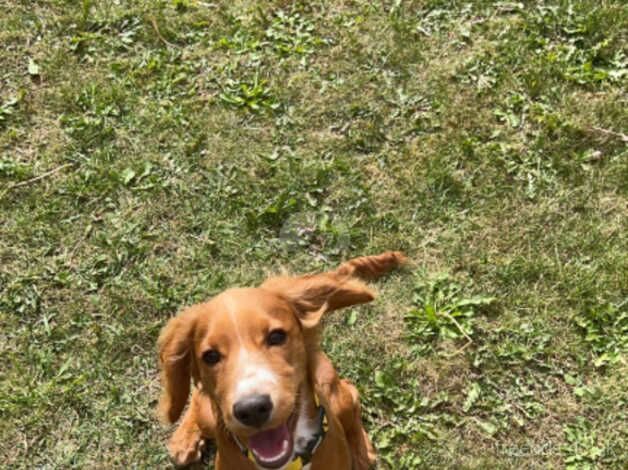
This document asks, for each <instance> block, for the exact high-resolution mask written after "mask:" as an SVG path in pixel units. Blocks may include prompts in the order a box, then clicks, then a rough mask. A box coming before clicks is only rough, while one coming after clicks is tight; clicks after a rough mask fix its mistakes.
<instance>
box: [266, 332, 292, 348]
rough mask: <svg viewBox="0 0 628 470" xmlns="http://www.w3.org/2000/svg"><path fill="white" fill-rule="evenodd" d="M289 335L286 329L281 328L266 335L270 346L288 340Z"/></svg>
mask: <svg viewBox="0 0 628 470" xmlns="http://www.w3.org/2000/svg"><path fill="white" fill-rule="evenodd" d="M287 337H288V335H287V334H286V332H285V331H283V330H280V329H277V330H273V331H271V332H270V333H268V336H267V337H266V343H267V344H268V345H269V346H279V345H281V344H283V343H285V342H286V338H287Z"/></svg>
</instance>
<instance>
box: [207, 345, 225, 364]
mask: <svg viewBox="0 0 628 470" xmlns="http://www.w3.org/2000/svg"><path fill="white" fill-rule="evenodd" d="M221 358H222V355H221V354H220V353H219V352H218V351H216V350H215V349H209V350H207V351H205V352H204V353H203V361H205V363H207V364H209V365H210V366H213V365H216V364H218V362H220V359H221Z"/></svg>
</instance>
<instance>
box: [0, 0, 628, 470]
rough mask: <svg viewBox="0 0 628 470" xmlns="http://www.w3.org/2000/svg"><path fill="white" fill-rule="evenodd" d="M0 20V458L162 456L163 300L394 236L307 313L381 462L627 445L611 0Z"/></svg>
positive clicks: (516, 461) (157, 7)
mask: <svg viewBox="0 0 628 470" xmlns="http://www.w3.org/2000/svg"><path fill="white" fill-rule="evenodd" d="M0 45H1V46H2V47H1V49H0V353H1V354H2V357H4V359H3V361H2V365H1V366H0V415H1V416H2V419H0V462H4V464H5V465H7V466H8V467H10V468H16V469H17V468H23V469H31V468H39V469H52V468H64V469H65V468H171V464H170V463H169V460H168V456H167V453H166V449H165V442H166V439H167V437H168V435H169V433H170V432H171V429H166V428H164V427H163V426H162V425H160V424H159V423H158V422H157V420H156V418H155V415H154V409H155V405H156V401H157V398H158V396H159V384H158V370H157V356H156V348H155V342H156V338H157V335H158V334H159V331H160V328H161V327H162V326H163V325H164V324H165V323H166V321H167V319H168V318H169V317H170V316H172V315H175V314H176V313H177V311H178V310H179V309H181V308H182V307H183V306H185V305H189V304H191V303H194V302H198V301H202V300H205V299H207V298H208V297H211V296H212V295H214V294H216V293H218V292H220V291H221V290H223V289H225V288H227V287H230V286H238V285H240V286H241V285H255V284H256V283H259V282H261V281H262V280H263V279H264V277H265V276H266V275H267V274H268V273H271V272H277V271H279V270H281V269H288V270H290V271H293V272H310V271H316V270H324V269H327V268H330V267H333V266H335V265H337V264H338V263H339V262H341V261H342V260H345V259H348V258H350V257H353V256H360V255H364V254H370V253H378V252H380V251H384V250H387V249H397V250H403V251H405V252H406V253H407V254H408V256H409V258H410V260H411V263H410V265H409V266H408V267H407V268H406V269H405V270H403V271H399V272H396V273H394V274H392V275H390V276H388V277H387V278H386V279H384V280H382V281H380V282H377V283H376V285H375V287H376V288H377V290H378V292H379V297H378V298H377V300H376V301H375V302H374V303H372V304H369V305H367V306H362V307H359V308H353V309H349V310H347V311H342V312H337V313H334V314H332V315H331V316H330V317H329V318H328V319H327V321H326V331H325V337H324V349H325V350H326V351H327V352H328V354H329V355H330V357H331V358H332V360H333V361H334V363H335V364H336V366H337V368H338V370H339V371H340V373H341V374H342V375H343V376H345V377H348V378H350V379H351V380H352V381H353V382H354V383H355V384H356V385H357V387H358V388H359V390H360V392H361V395H362V400H363V404H364V419H365V422H366V426H367V429H368V431H369V433H370V435H371V436H372V438H373V441H374V443H375V445H376V447H377V448H378V451H379V455H380V462H379V465H378V468H380V469H390V470H392V469H396V470H398V469H423V468H424V469H434V468H450V469H508V470H510V469H522V468H539V469H541V468H543V469H546V468H556V469H559V468H568V469H587V468H600V469H601V468H616V469H623V468H627V467H628V449H627V448H628V444H626V443H627V442H628V416H627V414H628V360H627V357H628V356H627V354H626V353H627V352H628V95H627V87H626V85H627V84H628V6H627V5H626V3H625V2H623V1H620V0H617V1H608V0H581V1H560V0H552V1H549V0H548V1H538V2H505V1H503V2H495V1H475V2H459V1H444V0H422V1H405V0H395V1H383V2H367V1H365V0H354V1H326V0H321V1H316V2H308V1H300V2H299V1H297V2H290V1H285V0H284V1H281V0H275V1H242V0H235V1H230V2H227V1H225V2H223V1H217V2H210V1H200V0H199V1H197V0H133V1H132V0H82V1H79V0H74V1H71V0H38V1H35V0H3V1H2V4H1V5H0ZM200 468H211V464H205V465H204V466H201V467H200ZM329 470H333V469H329Z"/></svg>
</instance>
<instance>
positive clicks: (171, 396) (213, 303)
mask: <svg viewBox="0 0 628 470" xmlns="http://www.w3.org/2000/svg"><path fill="white" fill-rule="evenodd" d="M373 298H374V296H373V294H372V292H371V291H370V290H369V289H368V288H367V287H366V286H365V285H364V284H362V283H361V282H359V281H357V280H355V279H353V278H351V276H349V275H346V274H342V273H339V272H337V271H336V272H331V273H323V274H318V275H312V276H302V277H295V278H292V277H277V278H272V279H269V280H267V281H266V282H265V283H264V284H262V285H261V286H260V287H258V288H250V289H230V290H227V291H225V292H223V293H221V294H220V295H218V296H216V297H214V298H213V299H212V300H210V301H209V302H207V303H204V304H199V305H195V306H193V307H190V308H188V309H186V310H185V311H184V312H182V313H181V314H180V315H179V316H177V317H175V318H172V319H171V320H170V321H169V323H168V324H167V325H166V327H165V328H164V330H163V331H162V333H161V336H160V338H159V342H158V345H159V352H160V363H161V367H162V383H163V387H164V392H163V395H162V398H161V401H160V411H161V413H162V415H163V416H164V417H165V418H166V420H167V421H169V422H174V421H176V420H177V419H178V418H179V415H180V414H181V412H182V410H183V408H184V406H185V404H186V401H187V399H188V395H189V392H190V377H192V378H193V379H194V382H195V383H196V384H201V385H202V390H203V393H207V394H209V396H210V397H211V398H212V401H213V403H215V405H216V406H217V408H218V411H219V413H220V415H221V417H222V420H223V421H224V424H225V426H226V427H227V428H228V429H229V431H231V432H232V433H233V434H234V435H235V436H236V437H238V438H239V439H240V440H241V441H242V442H244V443H247V444H248V447H249V449H251V450H252V451H253V453H254V455H255V457H256V459H257V461H258V464H260V466H262V467H266V468H278V467H280V466H282V465H283V464H285V462H286V461H287V460H289V458H290V457H291V456H292V441H291V439H292V437H291V436H292V431H293V427H294V424H295V410H296V409H297V399H298V398H297V397H298V392H299V389H300V387H301V386H302V385H303V384H304V382H305V380H306V374H307V357H308V352H309V351H311V350H313V349H314V348H316V347H317V344H316V343H317V342H318V334H317V332H318V330H319V325H320V320H321V318H322V316H323V314H325V313H326V312H329V311H331V310H335V309H338V308H342V307H346V306H349V305H353V304H359V303H364V302H368V301H371V300H372V299H373Z"/></svg>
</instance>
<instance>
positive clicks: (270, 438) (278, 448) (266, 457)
mask: <svg viewBox="0 0 628 470" xmlns="http://www.w3.org/2000/svg"><path fill="white" fill-rule="evenodd" d="M290 421H291V420H288V422H287V423H284V424H282V425H281V426H278V427H276V428H273V429H267V430H266V431H261V432H258V433H257V434H253V435H252V436H251V437H249V450H250V451H251V452H252V453H253V456H254V457H255V461H256V462H257V464H258V465H259V466H260V467H264V468H280V467H282V466H284V465H285V464H286V463H288V460H290V458H291V457H292V452H293V449H294V442H293V440H292V432H291V431H290Z"/></svg>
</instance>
